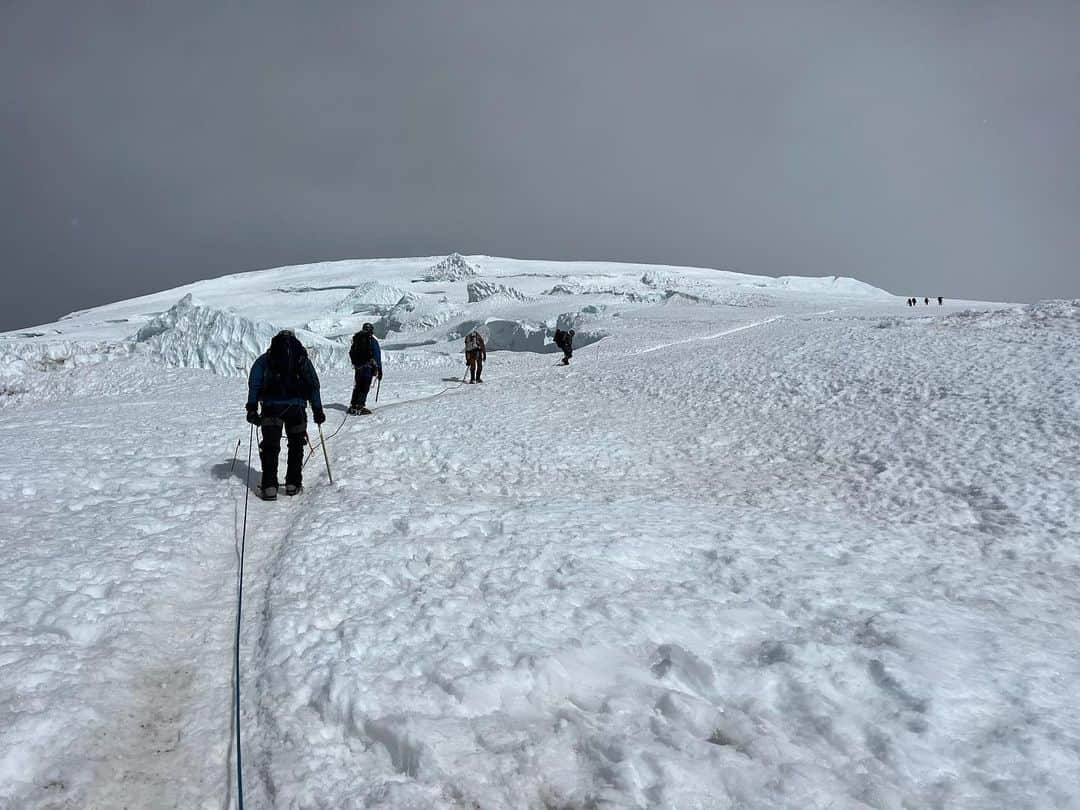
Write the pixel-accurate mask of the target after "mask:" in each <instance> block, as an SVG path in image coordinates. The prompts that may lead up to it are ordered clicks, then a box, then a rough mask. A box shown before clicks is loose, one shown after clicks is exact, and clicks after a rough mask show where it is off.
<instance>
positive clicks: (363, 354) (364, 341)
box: [349, 332, 375, 368]
mask: <svg viewBox="0 0 1080 810" xmlns="http://www.w3.org/2000/svg"><path fill="white" fill-rule="evenodd" d="M374 358H375V354H374V352H372V350H371V335H369V334H368V333H367V332H357V333H356V334H355V335H353V339H352V346H351V347H350V349H349V360H351V361H352V364H353V366H354V367H355V368H360V367H361V366H365V365H367V364H368V363H370V362H371V361H372V360H373V359H374Z"/></svg>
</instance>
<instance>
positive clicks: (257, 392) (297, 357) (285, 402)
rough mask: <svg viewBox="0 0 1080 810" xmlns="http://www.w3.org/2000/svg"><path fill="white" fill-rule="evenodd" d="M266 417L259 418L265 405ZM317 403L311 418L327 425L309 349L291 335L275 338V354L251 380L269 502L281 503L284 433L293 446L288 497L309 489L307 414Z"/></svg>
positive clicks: (262, 492) (263, 492)
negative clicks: (305, 464) (280, 461)
mask: <svg viewBox="0 0 1080 810" xmlns="http://www.w3.org/2000/svg"><path fill="white" fill-rule="evenodd" d="M260 402H261V403H262V413H261V414H260V413H259V403H260ZM308 402H310V403H311V418H312V419H314V420H315V424H316V425H321V424H322V423H323V422H325V421H326V413H325V412H324V411H323V407H322V398H321V397H320V394H319V375H318V374H316V373H315V367H314V366H313V365H312V364H311V360H310V358H308V353H307V349H305V348H304V345H303V344H302V343H301V342H300V341H299V340H297V339H296V335H294V334H293V333H292V332H291V331H290V330H288V329H283V330H282V331H280V332H278V333H277V334H276V335H274V337H273V339H272V340H271V341H270V348H269V349H268V350H267V351H266V353H265V354H261V355H259V357H258V358H257V359H256V360H255V363H254V364H253V365H252V366H251V373H250V374H249V375H248V398H247V420H248V421H249V422H250V423H251V424H253V425H256V426H258V427H260V428H262V441H261V442H259V462H260V464H261V465H262V481H261V483H260V485H259V497H260V498H262V499H263V500H266V501H272V500H274V499H275V498H277V493H278V454H279V453H280V452H281V432H282V430H283V429H284V431H285V433H286V435H287V436H288V441H289V455H288V464H287V467H286V472H285V494H286V495H296V494H298V493H300V492H301V491H302V490H303V488H304V485H303V478H302V476H303V462H304V443H305V440H306V438H307V411H306V410H305V406H306V405H307V403H308Z"/></svg>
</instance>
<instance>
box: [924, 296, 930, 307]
mask: <svg viewBox="0 0 1080 810" xmlns="http://www.w3.org/2000/svg"><path fill="white" fill-rule="evenodd" d="M923 303H924V304H926V305H927V306H930V299H929V298H924V299H923Z"/></svg>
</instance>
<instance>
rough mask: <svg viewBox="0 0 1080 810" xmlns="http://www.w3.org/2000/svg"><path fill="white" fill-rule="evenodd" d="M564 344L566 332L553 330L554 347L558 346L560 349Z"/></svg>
mask: <svg viewBox="0 0 1080 810" xmlns="http://www.w3.org/2000/svg"><path fill="white" fill-rule="evenodd" d="M565 343H566V332H564V331H563V330H562V329H556V330H555V345H556V346H558V347H559V348H560V349H561V348H562V347H563V345H564V344H565Z"/></svg>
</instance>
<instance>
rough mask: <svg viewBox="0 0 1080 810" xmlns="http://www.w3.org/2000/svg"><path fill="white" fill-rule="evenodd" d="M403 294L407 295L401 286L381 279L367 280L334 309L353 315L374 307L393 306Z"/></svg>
mask: <svg viewBox="0 0 1080 810" xmlns="http://www.w3.org/2000/svg"><path fill="white" fill-rule="evenodd" d="M403 295H405V290H403V289H401V288H400V287H394V286H391V285H389V284H383V283H381V282H379V281H365V282H364V283H363V284H361V285H360V286H359V287H357V288H356V289H354V290H353V291H352V292H351V293H349V294H348V295H346V296H345V297H344V298H342V299H341V301H339V302H338V304H337V306H335V307H334V311H335V312H340V313H343V314H345V315H352V314H353V313H356V312H363V311H364V310H367V309H371V308H372V307H391V306H393V305H394V304H396V303H397V302H398V301H400V300H401V298H402V296H403Z"/></svg>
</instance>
